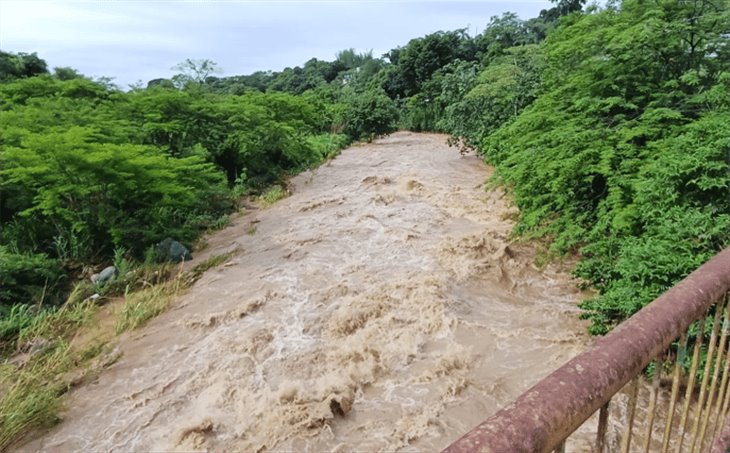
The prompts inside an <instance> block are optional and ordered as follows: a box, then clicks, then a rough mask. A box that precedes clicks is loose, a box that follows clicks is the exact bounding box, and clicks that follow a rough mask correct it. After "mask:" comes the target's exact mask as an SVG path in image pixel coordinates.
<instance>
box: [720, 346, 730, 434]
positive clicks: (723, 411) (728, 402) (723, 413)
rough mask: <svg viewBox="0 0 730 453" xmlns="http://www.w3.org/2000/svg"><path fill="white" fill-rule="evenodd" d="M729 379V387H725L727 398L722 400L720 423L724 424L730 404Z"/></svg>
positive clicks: (729, 354) (729, 383)
mask: <svg viewBox="0 0 730 453" xmlns="http://www.w3.org/2000/svg"><path fill="white" fill-rule="evenodd" d="M728 356H730V351H728ZM729 373H730V372H729ZM728 381H729V382H728V385H727V388H726V389H725V400H724V401H723V402H722V409H721V410H720V420H721V421H720V423H718V425H722V421H724V420H725V418H726V417H727V410H728V405H730V379H729V380H728Z"/></svg>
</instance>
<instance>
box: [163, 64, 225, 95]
mask: <svg viewBox="0 0 730 453" xmlns="http://www.w3.org/2000/svg"><path fill="white" fill-rule="evenodd" d="M172 69H173V70H174V71H179V72H178V73H177V74H175V75H174V76H173V77H172V81H173V83H175V86H177V87H178V88H183V87H184V86H185V85H187V84H189V83H196V84H198V85H202V84H203V83H205V81H206V80H207V79H208V77H210V76H211V75H213V74H220V73H222V72H223V70H222V69H221V68H220V67H219V66H218V64H217V63H216V62H214V61H212V60H208V59H202V60H193V59H190V58H187V59H185V61H183V62H182V63H178V64H177V65H175V66H173V68H172Z"/></svg>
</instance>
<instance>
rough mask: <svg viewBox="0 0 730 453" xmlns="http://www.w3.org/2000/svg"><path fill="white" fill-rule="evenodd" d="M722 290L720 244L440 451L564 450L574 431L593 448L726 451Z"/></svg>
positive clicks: (728, 258)
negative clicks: (616, 403)
mask: <svg viewBox="0 0 730 453" xmlns="http://www.w3.org/2000/svg"><path fill="white" fill-rule="evenodd" d="M729 291H730V248H729V249H726V250H724V251H723V252H721V253H719V254H718V255H716V256H715V257H714V258H713V259H712V260H710V261H709V262H707V263H706V264H704V265H703V266H701V267H700V268H699V269H697V270H696V271H694V272H693V273H692V274H691V275H689V276H688V277H687V278H686V279H684V280H682V281H681V282H680V283H679V284H677V285H676V286H674V287H673V288H671V289H670V290H669V291H667V292H666V293H664V294H663V295H662V296H660V297H659V298H657V299H656V300H654V301H653V302H652V303H651V304H649V305H647V306H646V307H645V308H643V309H642V310H641V311H639V312H638V313H636V314H635V315H634V316H632V317H631V318H629V319H628V320H626V321H625V322H623V323H622V324H621V325H619V326H618V327H616V329H614V330H613V331H612V332H611V333H609V334H608V335H606V336H605V337H602V338H600V339H599V340H597V341H596V343H595V344H594V346H593V347H591V348H590V349H589V350H588V351H586V352H584V353H582V354H580V355H578V356H577V357H575V358H574V359H572V360H571V361H569V362H568V363H567V364H565V365H564V366H562V367H561V368H559V369H558V370H556V371H555V372H553V373H552V374H550V375H549V376H547V377H546V378H544V379H543V380H542V381H540V382H538V383H537V384H535V385H534V386H533V387H532V388H530V389H529V390H527V391H526V392H525V393H523V394H522V395H521V396H520V397H518V398H517V399H516V400H515V401H514V402H512V403H511V404H509V405H508V406H507V407H505V408H503V409H501V410H500V411H499V412H497V413H496V414H495V415H493V416H492V417H490V418H488V419H487V420H485V421H484V422H482V423H481V424H479V425H478V426H477V427H475V428H474V429H473V430H472V431H470V432H468V433H467V434H466V435H464V436H463V437H461V438H460V439H458V440H457V441H456V442H454V443H453V444H451V445H450V446H449V447H447V448H446V449H445V450H444V452H447V453H461V452H484V453H487V452H488V453H507V452H526V453H527V452H529V453H532V452H550V451H556V452H565V451H566V449H570V448H571V440H573V439H568V437H569V436H571V434H573V433H575V432H576V430H578V429H579V428H580V431H581V433H583V431H586V430H588V429H589V428H590V431H592V432H593V434H590V436H591V441H590V443H591V444H592V445H591V447H590V449H588V450H587V451H592V452H598V453H603V452H614V451H622V452H662V453H664V452H668V451H672V452H690V453H692V452H696V451H699V452H705V451H712V452H713V453H727V452H730V417H728V406H730V388H729V387H730V345H729V344H728V340H729V339H730V325H729V322H728V308H729V307H728V292H729ZM647 366H649V367H651V368H650V369H651V370H652V373H644V371H645V370H646V369H647ZM647 374H650V375H652V377H651V378H648V377H646V376H647ZM670 384H671V388H670V387H669V386H670ZM640 393H641V395H642V396H643V397H644V398H643V400H642V402H645V401H647V400H648V402H647V403H646V404H643V403H642V404H641V405H638V409H640V410H637V401H638V400H639V397H638V396H639V394H640ZM617 394H618V395H617ZM619 396H620V397H621V400H622V403H623V404H622V405H621V408H622V409H623V410H622V411H612V410H611V409H610V408H611V406H612V405H611V400H612V398H614V399H617V398H618V397H619ZM596 412H597V413H598V414H597V420H596V417H595V416H594V414H596ZM616 412H621V414H619V415H616ZM639 412H641V416H639ZM592 416H593V417H592ZM610 417H617V418H618V420H616V419H614V418H612V419H611V423H609V418H610ZM589 419H591V422H590V426H589V424H586V425H584V423H585V422H586V421H587V420H589ZM593 423H595V424H596V425H595V428H593ZM609 425H611V426H609ZM609 431H612V433H613V434H612V435H611V439H608V433H609ZM583 435H584V437H585V433H583ZM609 440H610V441H611V443H610V444H609ZM578 450H580V451H586V450H585V449H583V450H581V448H578Z"/></svg>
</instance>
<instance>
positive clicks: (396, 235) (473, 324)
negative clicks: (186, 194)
mask: <svg viewBox="0 0 730 453" xmlns="http://www.w3.org/2000/svg"><path fill="white" fill-rule="evenodd" d="M490 173H491V169H490V168H489V167H487V166H486V165H485V164H484V163H483V162H482V161H481V160H480V159H479V158H478V157H476V156H473V155H466V156H462V155H461V154H460V153H459V152H458V151H457V150H455V149H454V148H449V147H448V146H447V145H446V136H443V135H435V134H415V133H408V132H400V133H396V134H393V135H391V136H389V137H387V138H384V139H381V140H377V141H376V142H374V143H372V144H368V145H361V146H355V147H352V148H350V149H347V150H345V151H343V152H342V154H341V155H340V156H338V157H337V158H336V159H334V160H333V161H331V162H330V163H328V164H326V165H324V166H322V167H320V168H319V169H317V170H315V171H313V172H306V173H304V174H301V175H299V176H297V177H296V178H294V179H293V180H292V182H291V185H292V195H291V196H290V197H288V198H286V199H284V200H281V201H279V202H278V203H276V204H275V205H274V206H272V207H271V208H268V209H264V210H252V211H248V212H247V213H244V214H243V215H241V216H239V217H237V218H236V219H234V221H233V222H232V224H231V226H229V227H228V228H227V229H225V230H223V231H221V232H218V233H216V234H214V235H212V236H211V237H210V238H209V239H208V247H207V249H206V250H204V251H203V252H200V253H198V254H197V256H196V260H195V262H199V261H201V260H203V259H205V258H206V257H208V256H212V255H214V254H219V253H223V252H226V251H231V250H237V253H236V254H235V256H234V257H233V258H232V259H231V260H230V262H228V263H226V264H225V265H223V266H220V267H218V268H215V269H212V270H210V271H208V272H207V273H206V274H205V275H204V276H203V277H202V278H201V279H200V280H199V281H198V282H197V283H196V284H195V286H194V287H193V288H192V289H191V290H190V291H189V292H188V293H187V294H186V295H184V296H182V297H180V298H179V299H178V300H176V301H175V302H174V303H173V305H172V307H171V308H170V309H169V310H168V311H167V312H166V313H164V314H162V315H160V316H159V317H158V318H156V319H154V320H153V321H152V322H150V323H149V324H148V325H147V326H146V327H144V328H142V329H140V330H137V331H135V332H133V333H132V334H130V335H127V336H125V337H123V338H122V339H121V341H120V346H119V347H120V349H121V351H122V352H123V356H122V358H121V359H120V360H119V361H118V362H116V363H115V364H114V365H112V366H111V367H110V368H109V369H107V370H105V371H104V372H103V373H102V374H101V375H100V376H99V378H98V379H97V380H96V381H94V382H93V383H90V384H87V385H84V386H82V387H79V388H77V389H75V390H74V391H73V392H72V393H71V394H70V395H69V398H68V404H67V410H66V411H65V412H64V414H63V421H62V423H60V424H59V425H58V426H56V427H55V428H54V429H53V430H51V431H50V432H49V433H47V434H46V435H44V436H43V437H41V438H38V439H35V440H33V441H32V442H31V443H29V444H27V445H26V446H25V447H24V449H25V450H26V451H36V450H42V451H71V450H74V451H151V450H155V451H196V450H200V451H205V450H215V451H223V450H225V451H311V452H314V451H316V452H322V451H327V452H340V451H341V452H345V451H352V450H358V451H435V450H438V449H441V448H443V447H445V446H446V445H448V444H449V443H450V442H452V441H453V440H455V439H456V438H458V437H459V436H460V435H462V434H463V433H465V432H466V431H468V430H469V429H470V428H471V427H473V426H474V425H476V424H477V423H479V422H480V421H481V420H483V419H484V418H485V417H487V416H489V415H491V414H492V413H494V412H495V411H496V410H498V409H499V408H500V407H502V406H504V405H505V404H507V403H508V402H510V401H511V400H512V399H514V398H515V397H516V396H518V395H519V394H520V393H521V392H522V391H524V390H526V389H527V388H528V387H529V386H531V385H532V384H534V383H536V382H537V381H538V380H539V379H540V378H542V377H544V376H545V375H547V374H548V373H549V372H551V371H552V370H554V369H556V368H557V367H559V366H560V365H561V364H563V363H564V362H565V361H567V360H568V359H569V358H571V357H573V356H575V355H576V354H577V353H579V352H580V351H581V350H583V349H584V347H585V346H586V345H587V344H588V342H589V339H588V338H587V336H586V335H585V334H584V331H585V324H584V323H583V322H582V321H579V319H578V309H577V307H576V304H577V302H578V301H579V300H580V299H581V297H582V295H581V293H580V292H579V291H578V290H577V289H576V282H575V281H574V280H573V279H572V278H571V277H570V274H569V272H568V271H567V270H566V269H564V268H562V267H561V266H559V265H552V264H551V265H548V266H546V267H543V268H540V269H538V268H537V267H536V266H535V265H534V264H533V263H534V256H535V251H534V250H533V248H532V247H531V246H529V245H524V244H515V243H514V241H513V240H511V238H510V232H511V230H512V228H513V226H514V220H512V219H514V218H515V216H516V210H515V208H514V207H513V206H512V205H511V204H510V201H509V199H508V197H506V196H505V195H504V194H503V192H502V191H500V190H486V189H485V184H484V183H485V181H486V179H487V178H488V176H489V175H490Z"/></svg>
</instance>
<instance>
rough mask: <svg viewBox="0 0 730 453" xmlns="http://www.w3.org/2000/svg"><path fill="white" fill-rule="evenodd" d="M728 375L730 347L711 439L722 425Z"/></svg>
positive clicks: (726, 315) (729, 373) (726, 309)
mask: <svg viewBox="0 0 730 453" xmlns="http://www.w3.org/2000/svg"><path fill="white" fill-rule="evenodd" d="M725 299H726V300H728V299H730V297H728V295H727V294H726V295H725ZM725 322H726V323H729V320H728V307H727V306H725ZM729 377H730V347H728V348H727V354H726V355H725V367H724V368H723V371H722V380H721V381H720V394H719V395H718V397H717V405H716V406H715V423H714V427H713V429H712V437H713V439H714V438H715V437H716V436H717V429H718V427H720V426H722V423H721V420H722V419H721V416H722V415H723V414H722V405H723V402H724V401H725V392H727V389H728V387H727V386H728V378H729Z"/></svg>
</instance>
